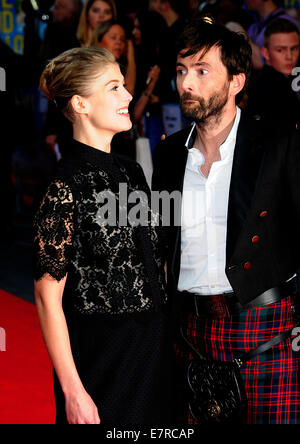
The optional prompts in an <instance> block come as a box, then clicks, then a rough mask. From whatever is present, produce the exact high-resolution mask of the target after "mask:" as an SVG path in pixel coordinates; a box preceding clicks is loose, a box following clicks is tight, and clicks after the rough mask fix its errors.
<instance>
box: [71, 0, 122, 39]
mask: <svg viewBox="0 0 300 444" xmlns="http://www.w3.org/2000/svg"><path fill="white" fill-rule="evenodd" d="M96 1H97V0H86V2H85V4H84V6H83V9H82V12H81V15H80V19H79V25H78V28H77V38H78V40H79V42H80V43H81V44H82V45H89V44H90V42H89V41H88V38H89V36H88V13H89V11H90V9H91V7H92V6H93V4H94V3H95V2H96ZM102 1H104V2H105V3H107V4H108V5H109V6H110V9H111V13H112V20H116V19H117V7H116V4H115V0H102Z"/></svg>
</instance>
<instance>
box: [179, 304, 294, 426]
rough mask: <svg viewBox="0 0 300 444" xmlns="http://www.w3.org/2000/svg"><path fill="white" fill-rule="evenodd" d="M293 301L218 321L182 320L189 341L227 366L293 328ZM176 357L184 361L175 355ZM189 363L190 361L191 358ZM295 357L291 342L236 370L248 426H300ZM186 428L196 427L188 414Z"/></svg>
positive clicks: (189, 317) (196, 318)
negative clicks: (243, 392) (240, 377)
mask: <svg viewBox="0 0 300 444" xmlns="http://www.w3.org/2000/svg"><path fill="white" fill-rule="evenodd" d="M294 306H295V305H294V301H293V300H292V298H291V297H287V298H285V299H283V300H281V301H280V302H277V303H274V304H271V305H268V306H266V307H260V308H256V309H251V310H248V311H245V312H242V313H240V314H238V315H234V316H230V317H228V318H223V319H201V318H198V317H196V316H194V315H193V314H189V315H188V316H187V317H185V318H184V319H183V320H182V323H183V330H184V332H185V334H186V336H187V337H188V339H189V341H190V342H191V343H192V344H193V345H194V346H195V347H196V348H197V349H198V350H199V351H201V352H205V353H206V354H207V355H208V356H210V357H211V358H213V359H216V360H221V361H230V360H233V359H234V358H237V357H239V356H241V355H243V354H244V353H246V352H248V351H250V350H252V349H254V348H256V347H258V346H259V345H261V344H262V343H264V342H266V341H269V340H270V339H272V338H273V337H274V336H277V335H279V334H281V333H283V332H285V331H287V330H289V329H292V328H293V327H294V326H295V323H296V321H295V315H294V312H295V310H294ZM178 356H183V355H181V353H180V352H179V354H178ZM190 358H192V357H191V356H190ZM299 363H300V355H299V353H296V352H295V351H293V349H292V340H291V338H289V339H287V340H285V341H284V342H282V343H280V344H279V345H277V346H274V347H273V348H272V349H270V350H268V351H266V352H264V353H262V354H260V355H259V356H257V357H255V358H253V359H252V360H251V361H249V362H247V363H246V364H245V365H244V366H243V367H242V368H241V374H242V379H243V381H244V383H245V388H246V394H247V398H248V412H247V423H248V424H300V375H299V370H300V365H299ZM187 422H188V423H189V424H195V421H194V419H193V418H192V417H191V415H190V414H188V420H187Z"/></svg>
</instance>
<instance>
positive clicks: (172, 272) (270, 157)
mask: <svg viewBox="0 0 300 444" xmlns="http://www.w3.org/2000/svg"><path fill="white" fill-rule="evenodd" d="M189 131H190V129H186V130H182V131H180V132H179V133H176V134H174V135H172V136H170V137H168V138H167V139H166V140H164V141H162V142H160V143H159V144H158V146H157V147H156V149H155V152H154V173H153V189H154V190H159V191H162V190H166V191H168V192H172V191H174V190H179V191H180V192H181V191H182V187H183V180H184V173H185V166H186V160H187V154H188V151H187V148H186V147H185V142H186V140H187V137H188V134H189ZM274 132H275V129H274ZM299 227H300V136H299V135H298V134H297V133H296V131H295V132H293V133H289V134H280V133H279V132H278V133H277V134H274V133H273V135H271V134H270V133H269V132H266V131H265V130H264V127H263V124H262V122H260V121H255V120H253V119H251V120H250V119H248V118H247V117H246V116H245V115H244V114H243V113H242V116H241V121H240V124H239V128H238V133H237V141H236V146H235V153H234V160H233V168H232V176H231V184H230V194H229V207H228V220H227V245H226V269H225V272H226V275H227V277H228V280H229V282H230V285H231V286H232V288H233V290H234V291H235V293H236V295H237V297H238V299H239V301H240V302H241V303H242V304H246V303H248V302H249V301H251V300H253V299H254V298H255V297H257V296H258V295H259V294H261V293H263V292H264V291H266V290H267V289H269V288H272V287H274V286H276V285H278V284H280V283H282V282H284V281H286V280H287V279H288V278H290V277H291V276H292V275H293V274H294V273H295V271H296V269H297V267H298V264H299V255H300V248H299V247H300V245H299V234H300V233H299V231H300V230H299ZM168 230H169V236H168V259H167V262H168V285H169V289H170V291H172V292H174V291H176V289H177V284H178V279H179V272H180V249H181V247H180V246H181V229H180V227H170V228H169V229H168ZM254 236H259V242H253V238H254ZM256 240H257V238H256Z"/></svg>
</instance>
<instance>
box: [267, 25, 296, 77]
mask: <svg viewBox="0 0 300 444" xmlns="http://www.w3.org/2000/svg"><path fill="white" fill-rule="evenodd" d="M299 48H300V47H299V35H298V33H297V32H289V33H278V34H272V35H271V36H270V39H269V44H268V47H266V48H263V49H262V54H263V56H264V58H265V59H266V62H267V64H268V65H270V66H272V67H273V68H274V69H276V71H279V72H281V74H283V75H285V76H289V75H291V74H292V70H293V69H294V68H295V66H297V62H298V58H299Z"/></svg>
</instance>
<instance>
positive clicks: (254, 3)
mask: <svg viewBox="0 0 300 444" xmlns="http://www.w3.org/2000/svg"><path fill="white" fill-rule="evenodd" d="M263 3H264V1H263V0H246V6H247V8H248V9H249V11H253V12H258V11H259V10H260V8H261V7H262V4H263Z"/></svg>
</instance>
